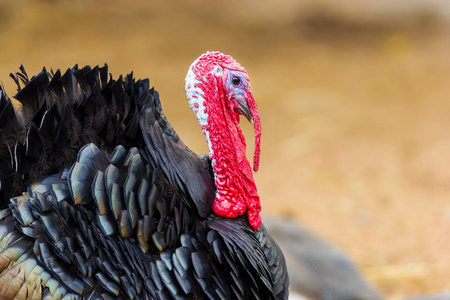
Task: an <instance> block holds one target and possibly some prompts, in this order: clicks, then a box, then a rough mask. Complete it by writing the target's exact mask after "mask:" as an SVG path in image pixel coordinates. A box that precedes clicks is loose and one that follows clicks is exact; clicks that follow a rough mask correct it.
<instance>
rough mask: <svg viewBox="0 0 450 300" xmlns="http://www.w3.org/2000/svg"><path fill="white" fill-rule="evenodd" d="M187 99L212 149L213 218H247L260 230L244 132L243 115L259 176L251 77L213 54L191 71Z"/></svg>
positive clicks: (256, 116)
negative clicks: (249, 127) (250, 126)
mask: <svg viewBox="0 0 450 300" xmlns="http://www.w3.org/2000/svg"><path fill="white" fill-rule="evenodd" d="M186 93H187V95H188V100H189V104H190V106H191V108H192V109H193V111H194V113H195V114H196V116H197V118H198V120H199V123H200V125H201V127H202V130H203V133H204V134H205V138H206V141H207V142H208V146H209V157H210V159H211V161H212V167H213V171H214V180H215V185H216V188H217V192H216V197H215V199H214V203H213V212H214V213H215V214H216V215H218V216H221V217H228V218H235V217H237V216H240V215H243V214H244V213H245V212H247V215H248V220H249V223H250V225H251V226H252V228H254V229H257V228H258V227H259V226H260V225H261V216H260V214H259V213H260V211H261V204H260V201H259V196H258V192H257V189H256V184H255V181H254V179H253V173H252V169H251V167H250V164H249V162H248V160H247V158H246V156H245V150H246V143H245V138H244V135H243V134H242V131H241V129H240V127H239V116H240V115H244V116H245V117H247V118H248V119H249V120H250V121H251V122H252V123H253V125H254V128H255V139H256V142H255V155H254V167H253V169H254V170H255V171H257V170H258V167H259V155H260V141H261V122H260V119H259V114H258V110H257V107H256V101H255V99H254V98H253V95H252V92H251V89H250V84H249V77H248V74H247V71H245V69H244V68H243V67H242V66H241V65H240V64H239V63H238V62H237V61H236V60H234V59H233V58H232V57H231V56H228V55H225V54H222V53H220V52H208V53H206V54H203V55H202V56H200V57H199V58H198V59H197V60H196V61H195V62H194V63H193V64H192V66H191V68H190V69H189V72H188V75H187V77H186Z"/></svg>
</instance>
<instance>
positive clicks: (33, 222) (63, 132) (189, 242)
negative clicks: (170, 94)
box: [0, 52, 288, 299]
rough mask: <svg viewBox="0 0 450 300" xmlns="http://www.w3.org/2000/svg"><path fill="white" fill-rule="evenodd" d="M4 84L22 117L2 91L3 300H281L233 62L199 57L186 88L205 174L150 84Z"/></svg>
mask: <svg viewBox="0 0 450 300" xmlns="http://www.w3.org/2000/svg"><path fill="white" fill-rule="evenodd" d="M12 77H13V78H14V80H15V81H16V83H17V85H18V93H17V95H16V96H15V98H16V99H17V100H18V101H20V103H21V104H22V109H21V113H20V114H17V113H16V112H15V110H14V108H13V106H12V103H11V101H10V99H9V98H8V97H7V96H6V95H5V93H4V92H3V91H2V90H1V89H0V201H1V203H2V205H3V207H2V208H4V209H3V210H1V211H0V295H1V296H0V298H1V299H40V298H42V299H80V298H81V299H98V298H100V299H102V298H103V299H118V298H128V299H173V298H174V299H189V298H190V299H287V297H288V275H287V272H286V266H285V261H284V257H283V254H282V253H281V251H280V249H279V248H278V246H277V244H276V243H275V242H274V241H273V239H272V238H271V237H270V235H269V234H268V233H267V231H266V230H265V228H264V226H263V225H261V219H260V216H259V211H260V205H259V197H258V194H257V192H256V187H255V183H254V180H253V177H252V171H251V168H250V165H249V162H248V161H247V159H246V158H245V140H244V137H243V135H242V132H241V130H240V128H239V126H238V122H239V115H240V114H242V115H244V116H245V117H247V118H248V119H249V120H251V121H252V122H254V125H255V132H256V139H257V142H256V151H255V160H254V162H255V170H256V169H257V166H258V160H259V137H260V122H259V117H258V112H257V109H256V103H255V101H254V99H253V96H252V93H251V90H250V86H249V78H248V76H247V73H246V71H245V69H243V68H242V67H241V66H240V65H239V64H238V63H237V62H236V61H235V60H234V59H233V58H232V57H231V56H227V55H224V54H222V53H220V52H208V53H206V54H203V55H202V56H200V57H199V58H198V59H197V60H196V61H195V62H194V63H193V64H192V66H191V67H190V69H189V72H188V75H187V77H186V91H187V95H188V100H189V104H190V106H191V108H192V109H193V110H194V112H195V114H196V116H197V118H198V120H199V122H200V125H201V126H202V130H203V132H204V134H205V137H206V140H207V142H208V145H209V159H210V160H209V159H208V158H207V157H206V156H197V155H196V154H195V153H193V152H192V151H191V150H190V149H189V148H188V147H187V146H186V145H184V144H183V142H182V141H181V140H180V138H179V137H178V135H177V134H176V133H175V131H174V130H173V129H172V127H171V126H170V124H169V123H168V121H167V120H166V118H165V116H164V114H163V112H162V109H161V105H160V101H159V96H158V93H157V92H156V91H155V90H153V88H152V89H150V88H149V85H150V83H149V80H135V79H134V78H133V76H132V74H130V75H127V76H126V77H125V78H123V77H119V78H118V79H117V80H114V79H112V76H111V75H109V77H108V68H107V66H106V65H105V66H104V67H101V68H99V67H95V68H91V67H89V66H86V67H84V68H82V69H79V68H78V67H77V66H75V67H73V68H71V69H68V70H67V71H66V72H65V73H64V74H63V75H62V73H61V72H60V71H59V70H58V71H56V72H53V71H52V72H50V73H49V72H48V71H46V69H44V70H43V71H42V72H40V73H39V74H37V75H36V76H34V77H32V78H31V79H29V78H28V75H27V74H26V72H25V70H24V69H23V67H21V72H20V73H17V74H16V75H12ZM22 86H23V87H22ZM246 212H247V214H246Z"/></svg>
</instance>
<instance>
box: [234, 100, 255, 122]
mask: <svg viewBox="0 0 450 300" xmlns="http://www.w3.org/2000/svg"><path fill="white" fill-rule="evenodd" d="M237 103H238V106H239V107H238V109H239V112H240V113H241V114H242V115H243V116H244V117H246V118H247V120H248V121H249V122H250V123H251V124H252V125H253V117H252V113H251V112H250V108H249V107H248V105H247V103H245V101H239V100H238V101H237Z"/></svg>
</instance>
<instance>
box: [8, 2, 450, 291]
mask: <svg viewBox="0 0 450 300" xmlns="http://www.w3.org/2000/svg"><path fill="white" fill-rule="evenodd" d="M449 22H450V2H448V1H444V0H442V1H438V0H414V1H413V0H396V1H391V0H378V1H370V2H368V1H362V0H360V1H357V0H343V1H333V0H304V1H294V0H284V1H277V0H260V1H258V2H257V4H256V1H250V0H244V1H242V0H241V1H237V0H230V1H206V0H192V1H185V2H184V1H179V0H173V1H170V2H168V1H165V2H163V1H146V0H134V1H116V0H108V1H106V0H104V1H88V0H71V1H69V0H66V1H63V0H61V1H56V0H55V1H31V0H28V1H27V0H21V1H17V0H0V81H2V82H3V84H4V86H5V88H6V91H7V93H8V94H9V95H10V96H12V95H14V93H15V86H14V83H13V81H12V80H11V79H10V78H9V77H8V74H9V73H10V72H15V71H16V70H18V67H19V65H20V64H23V65H24V66H25V67H26V69H27V71H28V74H30V75H31V74H36V73H37V72H39V71H40V70H41V68H42V66H44V65H45V66H46V67H47V68H48V69H50V68H53V69H58V68H62V69H66V68H68V67H71V66H73V65H74V64H75V63H78V64H80V65H85V64H90V65H97V64H100V65H103V64H104V63H108V64H109V66H110V71H111V72H112V73H113V74H114V77H117V76H118V75H119V74H125V73H128V72H130V71H134V74H135V76H136V77H140V78H146V77H149V78H150V79H151V82H152V85H154V86H155V88H156V89H157V90H158V91H159V92H160V94H161V99H162V104H163V107H164V109H165V112H166V114H167V117H168V119H169V120H170V122H171V123H172V125H173V126H174V128H175V129H176V130H177V132H178V134H179V135H180V136H181V137H182V139H183V140H184V142H185V143H186V144H187V145H189V146H190V147H191V148H192V149H193V150H194V151H196V152H198V153H199V152H202V153H205V152H207V147H206V144H205V142H204V138H203V135H202V133H201V130H200V128H199V126H198V124H197V121H196V119H195V117H194V115H193V114H192V112H191V111H190V110H189V107H188V104H187V101H186V96H185V94H184V76H185V74H186V71H187V69H188V67H189V66H190V64H191V63H192V62H193V60H194V59H195V58H197V57H198V56H199V55H200V54H202V53H204V52H206V51H207V50H220V51H222V52H224V53H227V54H231V55H233V57H234V58H236V59H237V60H238V61H239V62H240V63H241V64H242V65H243V66H244V67H246V69H247V71H248V72H249V74H250V78H251V80H252V88H253V92H254V95H255V96H256V99H257V101H258V104H259V110H260V114H261V119H262V124H263V137H262V158H261V167H260V171H259V172H258V173H257V174H256V181H257V185H258V187H259V193H260V196H261V198H262V202H263V203H262V204H263V212H264V213H265V214H271V215H275V216H283V217H286V218H290V219H293V220H296V221H298V222H301V223H303V224H305V225H306V226H307V227H309V228H310V229H312V230H313V231H314V232H316V233H318V234H319V235H320V236H322V237H323V238H325V239H326V240H327V241H329V242H331V243H333V244H334V245H336V246H337V247H339V248H340V249H342V250H344V251H345V252H346V253H348V254H349V256H350V257H351V258H352V259H353V260H354V261H355V262H356V264H357V266H358V268H359V269H360V270H361V272H362V274H363V275H364V276H365V278H366V279H367V280H368V281H369V282H370V283H371V284H372V285H374V286H375V287H376V288H378V289H379V290H380V291H381V292H382V293H383V294H384V295H385V296H386V297H388V298H393V299H395V298H400V297H406V296H411V295H416V294H425V293H436V292H438V291H442V290H449V289H450V280H449V278H450V255H449V249H450V199H449V196H450V101H449V95H450V54H449V52H450V50H449V49H450V26H449V25H450V24H449ZM243 126H244V132H245V133H246V136H247V141H248V143H249V149H248V154H249V155H248V157H249V158H251V157H252V154H251V153H252V151H253V149H252V147H253V141H252V139H253V132H252V128H251V126H250V125H247V124H244V125H243Z"/></svg>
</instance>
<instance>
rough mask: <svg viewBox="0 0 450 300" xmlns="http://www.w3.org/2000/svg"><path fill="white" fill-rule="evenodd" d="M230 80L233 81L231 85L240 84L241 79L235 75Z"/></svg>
mask: <svg viewBox="0 0 450 300" xmlns="http://www.w3.org/2000/svg"><path fill="white" fill-rule="evenodd" d="M231 82H233V85H240V84H241V80H240V79H239V78H238V77H236V76H234V77H233V79H232V80H231Z"/></svg>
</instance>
